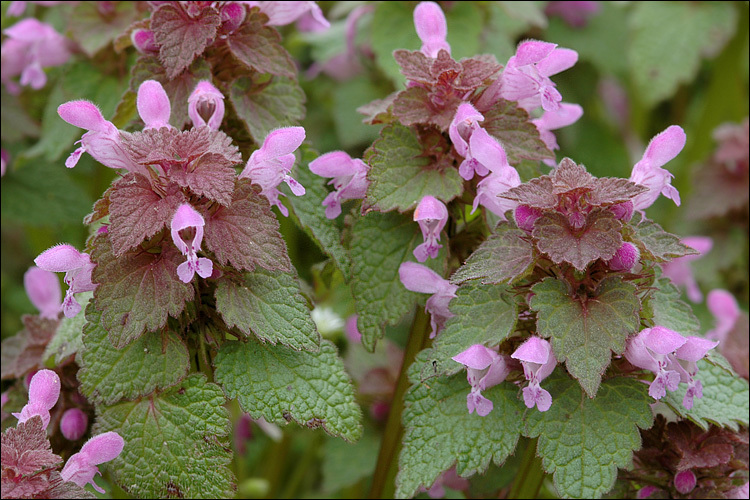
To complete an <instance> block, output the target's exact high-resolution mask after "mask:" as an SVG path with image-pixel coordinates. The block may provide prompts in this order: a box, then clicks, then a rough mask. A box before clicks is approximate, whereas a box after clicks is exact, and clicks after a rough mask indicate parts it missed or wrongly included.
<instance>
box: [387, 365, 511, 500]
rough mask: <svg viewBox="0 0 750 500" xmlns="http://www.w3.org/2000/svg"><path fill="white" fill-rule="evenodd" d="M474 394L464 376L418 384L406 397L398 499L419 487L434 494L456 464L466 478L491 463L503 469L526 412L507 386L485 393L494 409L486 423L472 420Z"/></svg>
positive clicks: (476, 416)
mask: <svg viewBox="0 0 750 500" xmlns="http://www.w3.org/2000/svg"><path fill="white" fill-rule="evenodd" d="M417 359H418V361H419V358H417ZM469 391H470V387H469V383H468V382H467V381H466V376H465V375H464V374H463V373H461V374H457V375H454V376H452V377H450V378H446V377H440V378H434V379H430V380H429V381H428V382H426V383H421V382H416V383H414V385H412V386H411V388H410V389H409V391H408V392H407V393H406V396H405V398H404V400H405V408H404V414H403V422H404V427H405V429H406V430H405V433H404V439H403V448H402V450H401V454H400V456H399V473H398V475H397V476H396V498H409V497H411V496H413V495H414V494H415V493H416V492H417V490H418V489H419V487H420V486H423V487H425V488H429V487H430V486H431V485H432V483H434V482H435V479H437V477H438V476H439V475H440V473H441V472H443V471H445V470H448V469H450V468H451V466H452V465H453V464H454V463H455V464H456V472H458V474H459V475H460V476H463V477H467V476H470V475H472V474H476V473H480V474H481V473H483V472H484V471H486V470H487V467H488V466H489V464H490V461H492V462H494V463H495V464H496V465H501V464H502V463H503V462H505V459H506V458H507V457H508V455H510V454H511V453H512V452H513V450H514V449H515V447H516V443H517V442H518V438H519V436H520V433H521V426H522V424H523V419H522V416H523V413H524V409H525V408H524V405H523V402H521V400H520V399H519V397H518V396H519V392H518V388H517V387H516V386H514V385H512V384H510V383H502V384H500V385H498V386H495V387H492V388H491V389H488V390H486V391H482V395H483V396H484V397H486V398H487V399H489V400H490V401H492V402H493V406H494V407H493V409H492V411H491V412H490V414H489V415H487V416H486V417H480V416H479V415H478V414H476V413H473V414H471V415H469V410H468V409H467V408H466V396H467V395H468V394H469Z"/></svg>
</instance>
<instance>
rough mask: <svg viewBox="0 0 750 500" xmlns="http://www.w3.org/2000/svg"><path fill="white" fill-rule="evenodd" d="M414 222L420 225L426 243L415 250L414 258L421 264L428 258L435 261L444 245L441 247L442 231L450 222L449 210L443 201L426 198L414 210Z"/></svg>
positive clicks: (430, 197)
mask: <svg viewBox="0 0 750 500" xmlns="http://www.w3.org/2000/svg"><path fill="white" fill-rule="evenodd" d="M414 221H415V222H417V223H418V224H419V229H420V230H421V231H422V238H424V243H422V244H421V245H419V246H417V248H415V249H414V257H416V258H417V260H418V261H419V262H424V261H426V260H427V259H428V258H429V259H434V258H436V257H437V256H438V252H439V251H440V249H441V248H443V245H440V244H439V243H438V241H440V231H442V230H443V228H444V227H445V224H446V222H448V209H447V208H446V207H445V205H444V204H443V202H442V201H440V200H438V199H437V198H435V197H433V196H425V197H423V198H422V199H421V200H420V201H419V204H418V205H417V208H416V209H415V210H414Z"/></svg>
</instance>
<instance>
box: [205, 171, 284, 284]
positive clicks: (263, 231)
mask: <svg viewBox="0 0 750 500" xmlns="http://www.w3.org/2000/svg"><path fill="white" fill-rule="evenodd" d="M204 242H205V244H206V247H207V248H208V249H209V250H211V251H212V252H213V253H214V255H216V260H217V261H218V263H220V264H222V265H226V264H230V265H231V266H232V267H234V268H236V269H244V270H247V271H252V270H253V269H255V266H256V265H257V266H260V267H262V268H263V269H268V270H269V271H274V270H283V271H289V270H290V269H291V263H290V261H289V256H288V254H287V250H286V244H285V243H284V240H283V239H282V238H281V233H279V222H278V221H277V220H276V217H275V216H274V215H273V212H271V206H270V205H269V204H268V200H266V199H265V198H264V197H262V196H261V195H260V188H259V187H258V186H253V185H252V184H251V183H250V181H249V180H245V179H243V180H238V181H237V184H236V187H235V191H234V195H233V196H232V202H231V204H230V205H229V206H227V207H219V209H218V210H216V212H214V213H213V214H212V215H210V216H208V217H207V218H206V228H205V239H204Z"/></svg>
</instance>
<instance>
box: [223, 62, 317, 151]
mask: <svg viewBox="0 0 750 500" xmlns="http://www.w3.org/2000/svg"><path fill="white" fill-rule="evenodd" d="M229 99H230V100H231V101H232V105H233V106H234V109H235V111H237V116H239V117H240V118H241V119H242V120H243V121H244V122H245V125H246V126H247V129H248V131H249V132H250V135H251V136H252V138H253V140H254V141H255V142H256V143H257V144H263V140H264V139H265V138H266V135H268V133H269V132H270V131H272V130H274V129H277V128H279V127H289V126H294V125H299V121H300V120H302V119H303V118H304V117H305V93H304V92H303V91H302V88H301V87H300V86H299V84H298V83H297V82H296V81H295V80H293V79H291V78H287V77H281V76H276V77H273V78H272V79H271V80H270V81H268V82H265V83H263V84H256V83H254V82H253V81H252V80H251V79H250V78H247V77H242V78H238V79H237V80H236V81H235V82H234V83H233V84H232V86H231V87H230V88H229Z"/></svg>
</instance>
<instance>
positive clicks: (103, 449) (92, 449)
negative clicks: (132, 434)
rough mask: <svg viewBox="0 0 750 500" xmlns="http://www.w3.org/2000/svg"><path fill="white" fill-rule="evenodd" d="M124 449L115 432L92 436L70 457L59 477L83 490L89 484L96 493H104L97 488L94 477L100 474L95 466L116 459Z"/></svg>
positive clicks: (123, 443)
mask: <svg viewBox="0 0 750 500" xmlns="http://www.w3.org/2000/svg"><path fill="white" fill-rule="evenodd" d="M124 447H125V441H124V440H123V439H122V437H120V435H119V434H117V433H116V432H105V433H104V434H99V435H98V436H94V437H92V438H91V439H89V440H88V441H86V444H84V445H83V446H82V447H81V451H79V452H78V453H76V454H75V455H73V456H71V457H70V458H69V459H68V461H67V463H66V464H65V467H63V470H62V471H60V476H61V477H62V479H63V481H66V482H67V481H72V482H74V483H76V484H77V485H78V486H80V487H81V488H83V487H84V486H86V485H87V484H89V483H90V484H91V486H93V487H94V489H95V490H96V491H98V492H99V493H104V489H102V488H101V487H99V486H97V484H96V483H95V482H94V476H95V475H96V474H100V475H101V473H100V472H99V468H98V467H97V465H99V464H103V463H104V462H109V461H110V460H114V459H115V458H117V457H118V456H119V455H120V453H122V449H123V448H124Z"/></svg>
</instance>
